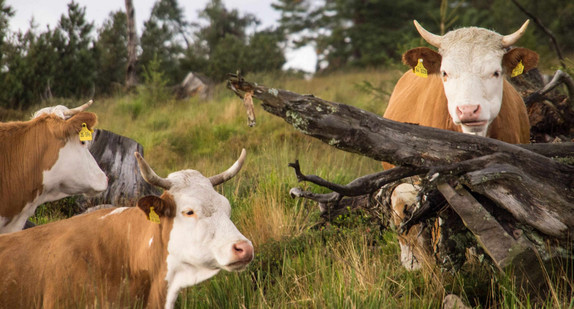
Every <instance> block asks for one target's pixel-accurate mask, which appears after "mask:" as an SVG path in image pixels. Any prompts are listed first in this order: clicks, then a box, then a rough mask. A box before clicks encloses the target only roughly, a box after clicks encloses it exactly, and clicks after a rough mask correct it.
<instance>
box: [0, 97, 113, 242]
mask: <svg viewBox="0 0 574 309" xmlns="http://www.w3.org/2000/svg"><path fill="white" fill-rule="evenodd" d="M90 104H91V103H87V104H84V105H82V106H80V107H77V108H75V109H68V108H66V107H64V106H58V107H57V108H56V110H57V111H58V112H57V113H56V114H52V113H51V110H46V109H43V110H42V112H41V113H40V114H38V113H37V115H36V116H35V118H33V119H32V120H29V121H23V122H7V123H1V124H0V234H1V233H9V232H14V231H19V230H21V229H22V228H23V227H24V223H25V222H26V220H27V219H28V218H29V217H30V216H32V215H33V214H34V211H35V210H36V208H37V207H38V205H41V204H43V203H45V202H50V201H55V200H58V199H61V198H63V197H66V196H70V195H76V194H87V195H91V194H96V193H99V192H102V191H104V190H106V188H107V185H108V179H107V177H106V175H105V174H104V172H103V171H102V170H101V169H100V167H99V166H98V164H97V163H96V161H95V159H94V158H93V157H92V155H91V154H90V152H89V150H88V144H87V143H88V142H87V141H86V142H82V141H80V137H79V132H80V131H81V129H82V128H83V124H85V126H86V128H85V129H86V130H90V129H91V128H93V127H94V126H95V125H96V121H97V118H96V115H95V114H93V113H88V112H84V110H85V109H86V108H87V107H88V106H89V105H90Z"/></svg>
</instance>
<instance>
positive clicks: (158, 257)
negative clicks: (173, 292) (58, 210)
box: [0, 193, 175, 308]
mask: <svg viewBox="0 0 574 309" xmlns="http://www.w3.org/2000/svg"><path fill="white" fill-rule="evenodd" d="M150 202H151V203H152V205H151V206H154V205H156V206H157V205H159V204H162V205H164V206H165V207H159V208H158V211H157V213H158V215H159V216H160V218H161V223H160V224H158V223H153V222H151V221H149V220H148V218H147V216H146V214H145V213H144V211H145V209H149V206H150V205H149V204H148V203H150ZM138 203H141V204H144V205H138V206H139V207H128V208H126V209H125V210H123V211H122V212H119V213H114V214H111V212H112V211H114V210H115V208H112V209H101V210H98V211H94V212H91V213H89V214H84V215H80V216H76V217H72V218H70V219H66V220H62V221H58V222H54V223H49V224H46V225H41V226H37V227H34V228H32V229H28V230H24V231H21V232H17V233H10V234H4V235H0V260H1V261H5V262H4V263H3V267H2V276H0V308H32V307H42V308H84V307H97V308H108V307H113V308H124V307H128V308H133V307H134V305H138V306H142V305H143V307H147V308H162V307H163V306H164V303H165V299H166V293H167V282H166V281H165V276H166V273H167V264H166V257H167V255H168V252H167V243H168V241H169V233H170V232H171V229H172V226H173V219H172V218H169V217H165V216H163V212H162V211H161V209H164V210H165V209H167V208H170V209H171V210H170V211H171V212H173V209H175V201H174V200H173V197H172V196H171V195H170V194H169V193H166V194H164V195H162V197H161V198H159V197H153V198H149V197H146V198H145V199H142V200H140V202H138ZM142 210H144V211H142ZM152 237H153V241H152V242H151V246H150V239H152Z"/></svg>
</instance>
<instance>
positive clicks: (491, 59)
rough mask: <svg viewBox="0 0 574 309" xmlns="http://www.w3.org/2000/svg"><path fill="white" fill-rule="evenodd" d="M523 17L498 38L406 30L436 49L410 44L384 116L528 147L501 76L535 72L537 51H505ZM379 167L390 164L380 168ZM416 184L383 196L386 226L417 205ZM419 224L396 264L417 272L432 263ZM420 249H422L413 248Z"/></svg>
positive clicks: (480, 32) (514, 97) (471, 30)
mask: <svg viewBox="0 0 574 309" xmlns="http://www.w3.org/2000/svg"><path fill="white" fill-rule="evenodd" d="M528 23H529V21H528V20H527V21H526V22H525V23H524V24H523V25H522V27H520V29H519V30H517V31H516V32H514V33H512V34H509V35H500V34H498V33H496V32H494V31H490V30H487V29H484V28H478V27H468V28H460V29H456V30H453V31H450V32H448V33H446V34H445V35H443V36H439V35H435V34H432V33H430V32H428V31H427V30H425V29H424V28H423V27H422V26H421V25H420V24H419V23H418V22H417V21H416V20H415V21H414V25H415V27H416V29H417V31H418V32H419V34H420V35H421V36H422V38H423V39H424V40H425V41H426V42H428V43H429V44H430V45H432V46H434V47H436V48H438V52H436V51H434V50H432V49H430V48H427V47H418V48H414V49H411V50H409V51H407V52H406V53H405V54H403V59H402V60H403V63H405V64H406V65H408V66H410V67H411V68H412V69H411V70H408V71H407V72H406V73H404V74H403V76H402V77H401V78H400V79H399V81H398V82H397V84H396V85H395V88H394V90H393V92H392V94H391V98H390V100H389V104H388V107H387V109H386V111H385V113H384V114H383V117H384V118H387V119H391V120H395V121H400V122H407V123H415V124H419V125H422V126H429V127H435V128H439V129H445V130H450V131H456V132H463V133H467V134H474V135H478V136H484V137H490V138H495V139H499V140H502V141H504V142H507V143H528V142H529V140H530V124H529V121H528V114H527V111H526V107H525V105H524V102H523V101H522V97H521V96H520V94H519V93H518V92H517V91H516V90H515V89H514V88H513V87H512V85H511V84H510V83H509V82H508V81H507V80H506V79H505V77H504V75H510V76H516V75H519V74H521V73H523V72H526V71H528V70H530V69H532V68H535V67H536V66H537V64H538V54H536V53H535V52H533V51H531V50H528V49H526V48H511V46H512V45H513V44H514V43H516V42H517V41H518V39H519V38H520V37H521V36H522V35H523V34H524V32H525V31H526V28H527V26H528ZM383 166H384V167H385V169H387V168H389V167H392V166H391V165H389V164H387V163H383ZM417 191H418V187H417V185H416V183H403V184H400V185H399V186H398V187H397V188H396V189H395V190H394V191H393V192H392V194H391V198H390V200H391V208H392V210H393V211H392V212H393V216H394V218H393V221H394V223H395V224H400V222H402V221H403V218H404V217H405V216H407V214H406V212H407V211H406V209H407V208H412V207H415V206H414V205H415V204H416V203H417V198H416V192H417ZM425 235H427V233H424V232H423V231H422V230H421V226H415V227H414V228H412V229H411V231H409V232H407V234H406V235H404V236H401V237H399V242H400V245H401V262H402V264H403V266H405V267H406V268H407V269H419V268H420V267H421V264H424V263H426V262H429V261H432V258H430V257H429V256H428V254H425V253H428V251H429V249H428V248H425V246H422V245H423V244H424V243H428V242H427V241H425V240H424V236H425ZM421 246H422V248H421Z"/></svg>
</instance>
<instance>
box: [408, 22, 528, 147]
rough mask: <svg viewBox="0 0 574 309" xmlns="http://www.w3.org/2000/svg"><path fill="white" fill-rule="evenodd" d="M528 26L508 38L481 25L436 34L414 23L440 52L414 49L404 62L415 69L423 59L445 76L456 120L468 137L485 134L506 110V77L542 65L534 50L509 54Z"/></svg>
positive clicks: (434, 71)
mask: <svg viewBox="0 0 574 309" xmlns="http://www.w3.org/2000/svg"><path fill="white" fill-rule="evenodd" d="M527 25H528V21H526V22H525V23H524V25H523V26H522V27H521V28H520V29H519V30H518V31H517V32H515V33H513V34H511V35H507V36H502V35H500V34H498V33H496V32H493V31H490V30H487V29H483V28H476V27H470V28H461V29H457V30H454V31H450V32H448V33H447V34H445V35H444V36H437V35H434V34H432V33H430V32H428V31H426V30H425V29H424V28H422V27H421V26H420V25H419V24H418V23H417V22H416V21H415V26H416V27H417V30H418V31H419V33H420V34H421V36H422V37H423V38H424V39H425V40H426V41H427V42H428V43H429V44H431V45H433V46H435V47H437V48H438V49H439V51H438V53H437V52H435V51H433V50H431V49H429V48H415V49H412V50H409V51H407V52H406V53H405V55H403V61H404V62H405V63H406V64H408V65H410V66H411V67H413V68H414V67H415V66H416V65H417V64H418V63H419V62H421V60H422V64H423V65H424V67H425V69H426V70H427V72H428V74H440V76H441V77H442V80H443V85H444V92H445V95H446V98H447V101H448V111H449V114H450V116H451V117H452V120H453V122H454V123H455V124H457V125H460V126H461V127H462V131H463V132H465V133H471V134H476V135H480V136H486V135H487V132H488V127H489V125H490V123H492V121H493V120H494V118H496V117H497V116H498V113H499V111H500V108H501V104H502V88H503V78H504V77H503V74H504V73H507V74H509V75H510V74H511V72H512V71H513V70H514V69H515V68H517V66H518V67H519V66H522V71H528V70H530V69H532V68H534V67H536V65H537V62H538V55H537V54H536V53H535V52H532V51H530V50H527V49H524V48H516V49H511V50H510V51H508V52H505V49H506V48H507V47H509V46H510V45H512V44H514V43H515V42H516V41H517V40H518V39H519V38H520V37H521V36H522V34H523V33H524V31H525V30H526V26H527Z"/></svg>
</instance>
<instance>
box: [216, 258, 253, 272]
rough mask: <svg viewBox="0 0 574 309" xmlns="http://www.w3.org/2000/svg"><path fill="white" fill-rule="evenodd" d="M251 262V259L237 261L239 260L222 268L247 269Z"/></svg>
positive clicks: (229, 269)
mask: <svg viewBox="0 0 574 309" xmlns="http://www.w3.org/2000/svg"><path fill="white" fill-rule="evenodd" d="M249 262H251V260H249V261H237V262H233V263H230V264H227V265H225V266H223V267H221V268H222V269H224V270H227V271H242V270H245V268H247V265H249Z"/></svg>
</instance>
